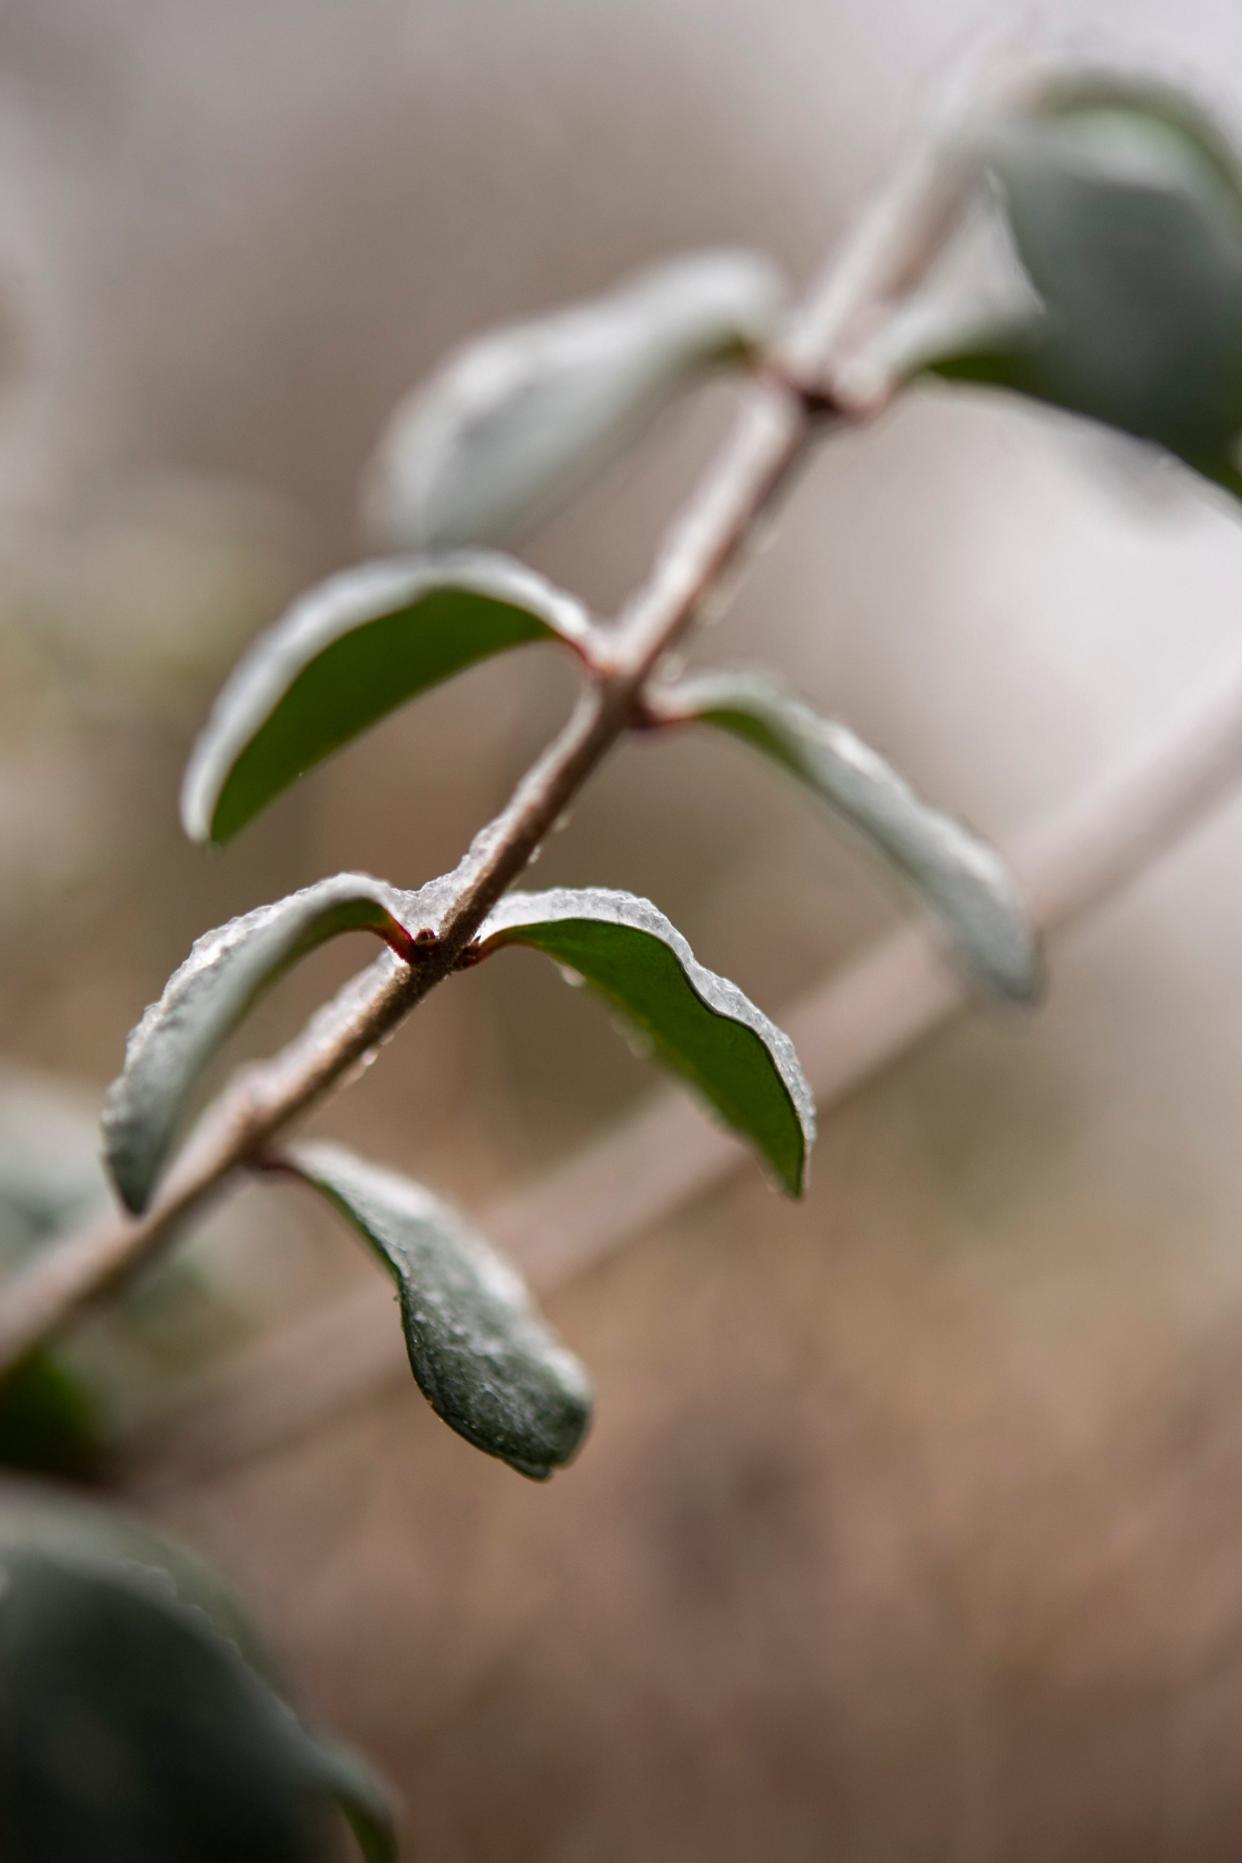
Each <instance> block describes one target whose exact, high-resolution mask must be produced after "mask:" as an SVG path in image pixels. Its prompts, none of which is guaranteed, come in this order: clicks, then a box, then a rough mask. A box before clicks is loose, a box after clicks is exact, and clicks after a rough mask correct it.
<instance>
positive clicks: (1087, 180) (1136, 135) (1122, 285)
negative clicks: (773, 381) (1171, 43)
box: [921, 78, 1242, 484]
mask: <svg viewBox="0 0 1242 1863" xmlns="http://www.w3.org/2000/svg"><path fill="white" fill-rule="evenodd" d="M984 159H985V166H986V170H987V172H988V174H989V175H990V177H991V180H992V183H993V185H994V187H995V190H996V192H997V194H998V196H999V200H1000V204H1001V208H1002V211H1003V214H1004V217H1005V220H1006V223H1007V226H1008V229H1009V233H1010V235H1011V237H1012V241H1013V246H1014V249H1015V251H1016V253H1017V257H1018V259H1019V261H1020V263H1021V266H1022V268H1023V271H1024V273H1025V275H1026V277H1027V279H1028V280H1029V283H1030V285H1031V286H1032V287H1033V288H1034V291H1035V293H1036V294H1037V298H1038V305H1037V308H1036V311H1035V313H1034V314H1033V315H1031V316H1029V317H1026V318H1024V319H1021V320H1019V321H1016V322H1015V321H1012V320H1010V321H1007V322H1000V323H998V324H997V325H995V326H994V327H993V328H991V329H984V330H982V331H979V332H976V334H975V337H974V339H973V340H971V341H964V342H961V343H957V344H955V343H951V342H950V343H948V344H947V345H945V346H944V347H942V348H936V347H934V346H932V347H929V348H928V350H927V351H925V353H924V355H923V356H922V358H921V364H922V367H923V368H924V369H925V370H927V371H929V372H934V373H937V374H940V375H942V376H945V377H948V378H950V379H956V380H962V381H971V382H978V383H983V384H987V385H992V386H996V387H1002V388H1008V389H1011V390H1013V391H1015V392H1018V393H1021V394H1024V395H1027V396H1030V397H1032V398H1034V399H1037V400H1040V401H1043V402H1046V403H1049V404H1051V405H1054V406H1056V407H1059V408H1062V409H1065V410H1067V411H1069V412H1071V413H1074V414H1079V415H1083V416H1086V417H1088V418H1090V419H1093V420H1097V421H1101V422H1103V423H1105V424H1106V425H1109V426H1112V427H1114V428H1116V429H1118V430H1120V431H1121V432H1123V433H1126V434H1129V435H1132V436H1134V437H1136V438H1138V439H1141V440H1147V441H1151V442H1154V443H1155V444H1157V445H1159V446H1161V447H1163V448H1164V449H1165V450H1166V451H1168V452H1170V453H1173V454H1175V455H1177V456H1178V457H1179V458H1181V459H1182V460H1184V461H1185V462H1186V463H1187V464H1189V465H1190V466H1192V467H1194V468H1195V469H1196V470H1197V471H1200V472H1202V473H1204V474H1205V475H1206V476H1208V477H1210V478H1212V479H1214V480H1217V481H1219V482H1222V483H1226V484H1228V483H1229V479H1230V474H1231V473H1233V472H1234V467H1233V464H1232V452H1233V448H1234V445H1235V443H1236V440H1237V437H1238V433H1239V429H1240V428H1242V182H1240V179H1239V171H1238V168H1237V165H1236V163H1235V160H1234V157H1233V154H1232V152H1231V151H1230V150H1229V148H1228V147H1227V145H1226V144H1225V143H1224V141H1223V139H1222V138H1221V137H1220V136H1219V135H1218V134H1217V132H1216V131H1215V129H1214V128H1213V126H1212V125H1211V124H1210V123H1209V122H1208V121H1207V120H1206V119H1205V118H1204V117H1202V116H1201V115H1200V114H1199V113H1198V112H1197V111H1196V110H1195V109H1194V108H1193V106H1192V105H1190V104H1189V103H1187V102H1186V100H1185V99H1183V98H1181V97H1179V96H1178V95H1176V94H1175V93H1173V92H1170V91H1165V90H1163V89H1161V88H1160V87H1159V86H1156V85H1141V84H1134V83H1130V82H1127V81H1120V80H1119V81H1112V80H1108V79H1092V78H1080V79H1071V80H1067V81H1064V82H1061V83H1058V84H1054V85H1052V86H1049V87H1046V88H1045V90H1044V91H1043V92H1042V93H1041V94H1040V95H1039V97H1038V98H1037V100H1036V103H1035V105H1034V107H1033V108H1032V109H1031V110H1030V111H1029V112H1028V113H1027V114H1026V115H1024V116H1021V117H1018V118H1015V119H1014V120H1011V121H1009V122H1006V123H1004V124H1002V125H1000V126H998V127H996V128H995V130H994V131H993V133H992V134H991V135H990V136H989V137H987V138H985V141H984Z"/></svg>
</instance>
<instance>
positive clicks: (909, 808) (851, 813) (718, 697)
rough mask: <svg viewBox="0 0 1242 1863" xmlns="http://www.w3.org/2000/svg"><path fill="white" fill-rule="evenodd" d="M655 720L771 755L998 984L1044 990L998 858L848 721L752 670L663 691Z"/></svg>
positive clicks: (1021, 996) (1029, 934)
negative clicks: (906, 885) (697, 724)
mask: <svg viewBox="0 0 1242 1863" xmlns="http://www.w3.org/2000/svg"><path fill="white" fill-rule="evenodd" d="M659 716H660V717H661V718H662V719H665V720H667V721H669V722H674V721H682V720H686V721H690V720H697V721H701V722H702V723H704V724H713V725H717V726H718V727H719V728H720V729H721V730H723V731H727V732H729V733H730V735H731V736H733V737H736V738H738V739H740V740H741V741H742V742H743V743H745V744H749V745H751V746H752V747H753V748H754V749H756V750H759V751H761V752H762V753H763V754H764V756H766V757H770V758H771V759H772V761H773V762H774V763H777V764H779V765H780V766H781V767H782V768H783V769H785V770H786V771H788V772H789V774H790V775H792V776H794V777H796V778H797V779H798V781H799V782H800V783H802V784H803V785H804V786H805V787H806V788H807V789H809V790H810V791H811V792H812V794H814V795H816V796H818V797H819V798H820V800H821V801H823V802H826V803H827V804H828V806H829V808H831V809H832V810H833V811H834V812H835V813H836V814H837V815H838V816H840V818H841V819H842V820H843V821H845V822H847V823H849V825H850V826H851V827H852V828H854V829H855V830H857V832H858V833H859V834H861V835H862V836H863V838H864V839H865V840H866V841H867V842H868V843H869V844H870V845H871V846H872V847H873V848H875V849H876V850H877V851H878V852H879V853H880V854H882V855H883V856H884V857H885V858H886V859H887V860H888V861H890V862H891V863H892V865H893V866H894V867H896V868H897V869H898V871H899V872H900V873H901V874H902V875H903V876H904V877H905V878H906V879H907V880H908V881H910V883H911V884H912V885H913V886H914V887H915V889H916V890H917V892H918V893H919V894H920V896H921V897H922V898H923V899H925V900H926V902H927V903H928V905H930V906H931V908H932V910H933V911H934V912H935V913H936V914H937V916H938V917H939V918H940V919H941V921H942V922H943V923H944V925H945V926H946V927H947V929H948V930H949V932H950V933H951V934H952V936H953V938H954V940H955V942H956V944H957V945H958V947H959V949H960V950H961V951H962V953H963V954H964V955H965V956H966V957H967V958H968V959H969V960H970V962H971V964H972V965H973V966H974V968H975V969H976V970H977V971H978V972H979V974H980V976H982V977H983V978H984V979H985V980H986V982H987V983H988V984H989V985H990V986H991V987H992V988H993V989H994V990H996V991H998V992H999V993H1000V994H1001V995H1004V996H1009V997H1013V998H1015V999H1016V1000H1018V1001H1021V1002H1029V1001H1030V1000H1031V999H1032V998H1034V997H1035V996H1037V995H1038V993H1039V989H1040V983H1041V976H1040V963H1039V945H1038V941H1037V938H1036V935H1035V931H1034V928H1033V927H1032V925H1031V923H1030V920H1029V919H1028V917H1027V915H1026V913H1025V911H1024V910H1023V907H1022V902H1021V900H1020V898H1019V896H1018V891H1017V888H1016V886H1015V885H1014V881H1013V878H1012V876H1011V875H1010V873H1009V870H1008V868H1007V867H1006V866H1005V863H1004V861H1003V860H1002V859H1001V857H1000V855H999V854H998V853H997V852H996V850H995V849H994V848H993V847H991V846H990V845H989V844H988V843H987V842H986V841H984V840H981V839H980V837H979V836H978V835H976V834H974V833H972V831H971V830H970V829H969V828H967V827H966V826H965V825H964V823H962V822H959V821H956V820H955V819H954V818H953V817H952V816H951V815H945V814H943V813H942V812H941V811H940V810H939V809H935V808H932V807H930V806H929V805H928V804H927V803H926V802H924V801H922V799H921V798H920V797H919V796H918V795H916V793H915V791H914V790H913V789H911V787H910V785H909V784H908V783H907V782H905V781H904V779H903V778H902V777H900V776H898V774H897V772H896V771H895V770H894V769H893V768H892V767H891V766H890V765H889V764H888V763H886V762H885V761H884V759H883V758H882V757H880V756H879V755H878V754H877V753H876V752H875V751H874V750H872V749H870V747H869V746H868V745H866V744H864V743H863V742H862V740H861V739H860V738H858V737H856V736H855V735H854V733H853V732H852V731H850V730H848V729H847V728H846V727H845V726H844V725H842V724H838V723H836V722H835V721H833V720H831V719H827V718H821V717H820V716H819V715H818V714H817V713H815V712H813V711H812V710H811V709H810V707H809V706H807V705H804V704H803V703H802V702H801V701H800V700H799V699H796V698H794V697H793V696H791V695H790V694H789V693H787V692H784V691H782V690H781V688H780V687H779V686H777V685H775V684H774V683H773V682H772V681H771V680H768V679H766V678H764V677H763V676H762V675H761V674H752V673H719V674H708V675H705V676H704V677H703V678H701V679H694V680H687V681H685V682H683V683H682V684H681V685H679V686H676V687H673V688H671V689H670V690H669V691H668V692H667V693H666V694H664V695H663V696H662V698H661V701H660V705H659Z"/></svg>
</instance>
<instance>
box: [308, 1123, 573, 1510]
mask: <svg viewBox="0 0 1242 1863" xmlns="http://www.w3.org/2000/svg"><path fill="white" fill-rule="evenodd" d="M284 1162H285V1163H286V1164H287V1166H288V1168H289V1169H291V1170H293V1171H295V1172H296V1173H297V1174H298V1175H299V1176H301V1177H302V1178H304V1179H305V1181H306V1182H307V1183H308V1184H310V1185H311V1186H313V1188H314V1189H316V1190H318V1191H319V1192H320V1193H321V1194H322V1195H323V1196H325V1197H326V1198H327V1199H328V1201H329V1202H330V1203H332V1204H333V1205H334V1206H335V1207H336V1208H337V1209H338V1210H340V1211H341V1213H342V1214H343V1215H344V1216H345V1217H346V1218H347V1219H348V1220H349V1222H350V1223H351V1224H352V1225H353V1227H354V1228H355V1229H356V1230H357V1231H358V1233H359V1234H360V1235H361V1236H362V1238H363V1239H364V1241H366V1242H367V1243H368V1244H369V1245H370V1247H371V1248H372V1249H373V1250H374V1252H375V1254H376V1255H377V1256H378V1257H379V1259H380V1261H381V1262H382V1263H383V1265H384V1267H385V1268H386V1269H387V1270H388V1272H389V1274H391V1276H392V1278H393V1280H394V1281H395V1283H396V1286H397V1294H398V1299H399V1301H400V1307H401V1323H402V1329H403V1331H404V1333H405V1341H406V1348H407V1350H408V1352H409V1357H410V1366H411V1369H412V1370H413V1373H414V1376H415V1378H416V1380H417V1381H418V1385H419V1389H420V1390H421V1391H422V1392H423V1395H424V1396H425V1397H426V1398H427V1401H428V1402H429V1403H430V1404H431V1407H432V1409H433V1410H434V1411H435V1412H436V1414H437V1415H438V1416H440V1417H442V1418H443V1419H444V1421H445V1422H446V1423H447V1424H448V1425H449V1426H450V1428H452V1429H454V1430H456V1431H457V1433H458V1435H460V1436H464V1437H465V1438H466V1440H467V1442H470V1443H473V1444H474V1445H475V1447H476V1448H478V1449H482V1450H484V1451H485V1452H486V1453H487V1454H488V1455H494V1456H499V1457H500V1458H501V1460H502V1461H505V1462H507V1463H508V1464H509V1465H510V1467H511V1468H515V1469H517V1470H518V1471H519V1473H521V1474H523V1475H529V1476H531V1477H532V1478H533V1479H535V1480H538V1481H542V1480H544V1479H546V1478H547V1476H549V1475H550V1474H552V1472H553V1470H554V1469H556V1468H559V1467H560V1466H562V1465H563V1464H564V1463H566V1462H568V1461H569V1460H570V1459H571V1457H572V1456H573V1455H575V1454H576V1452H577V1450H578V1448H579V1446H580V1444H581V1442H582V1438H583V1436H584V1435H585V1434H586V1430H587V1426H588V1424H589V1422H590V1418H591V1388H590V1383H589V1380H588V1378H587V1375H586V1372H585V1371H584V1370H583V1368H582V1366H581V1365H580V1364H579V1363H578V1361H577V1359H575V1358H574V1357H573V1356H572V1355H571V1354H570V1353H569V1352H567V1351H566V1350H565V1348H564V1347H563V1346H562V1345H561V1344H560V1343H559V1342H558V1341H557V1339H556V1338H555V1337H554V1336H553V1334H552V1333H551V1332H550V1331H549V1330H548V1328H547V1326H546V1325H545V1324H544V1322H543V1320H542V1319H541V1318H540V1316H539V1314H538V1313H537V1312H536V1310H535V1308H534V1306H533V1305H532V1303H531V1300H530V1296H529V1295H528V1293H527V1291H526V1288H525V1286H524V1285H523V1283H522V1281H521V1279H520V1278H519V1276H518V1275H517V1274H516V1273H515V1272H514V1270H513V1269H512V1268H511V1267H510V1266H509V1264H508V1263H507V1262H505V1261H504V1260H502V1258H501V1257H500V1256H499V1255H497V1254H496V1253H495V1251H494V1250H493V1249H491V1248H490V1247H489V1246H488V1244H487V1243H486V1242H485V1241H484V1240H483V1239H482V1237H480V1236H479V1235H477V1234H476V1233H475V1232H474V1231H473V1230H472V1229H470V1228H469V1226H468V1225H467V1224H466V1222H465V1221H464V1219H463V1218H462V1217H461V1216H460V1215H459V1214H458V1213H457V1211H455V1210H454V1209H452V1208H451V1207H450V1206H449V1205H447V1204H445V1203H443V1202H441V1201H440V1199H439V1198H437V1197H434V1196H432V1195H431V1193H430V1192H429V1191H427V1190H424V1189H423V1187H422V1186H421V1185H419V1184H415V1183H412V1182H411V1181H410V1180H409V1179H408V1178H404V1177H399V1176H398V1175H396V1173H394V1172H392V1171H385V1170H382V1169H380V1168H379V1167H378V1166H376V1165H371V1164H366V1163H364V1162H363V1161H362V1160H361V1159H359V1158H355V1157H353V1156H352V1155H351V1154H350V1153H348V1152H345V1151H342V1150H340V1149H339V1148H338V1147H336V1146H329V1145H310V1146H301V1147H298V1148H297V1149H296V1150H294V1151H293V1152H291V1153H290V1154H289V1155H288V1157H287V1158H286V1160H285V1161H284Z"/></svg>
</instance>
